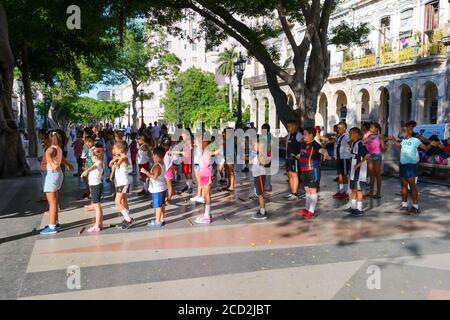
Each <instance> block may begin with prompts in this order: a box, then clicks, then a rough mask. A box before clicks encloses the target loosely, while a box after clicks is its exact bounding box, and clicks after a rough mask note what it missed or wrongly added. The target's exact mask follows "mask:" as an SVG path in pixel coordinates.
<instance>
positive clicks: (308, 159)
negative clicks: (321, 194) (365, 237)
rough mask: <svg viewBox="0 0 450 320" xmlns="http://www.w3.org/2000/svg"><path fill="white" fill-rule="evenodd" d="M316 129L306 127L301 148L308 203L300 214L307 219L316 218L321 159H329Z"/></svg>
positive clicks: (301, 168) (301, 163) (303, 179)
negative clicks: (318, 138) (319, 141)
mask: <svg viewBox="0 0 450 320" xmlns="http://www.w3.org/2000/svg"><path fill="white" fill-rule="evenodd" d="M315 136H316V129H314V128H306V129H305V130H304V134H303V142H302V144H301V148H300V154H298V155H297V159H298V160H299V166H300V171H301V173H302V181H303V182H304V186H305V192H306V205H305V208H304V209H301V210H300V211H299V212H298V214H299V215H301V216H303V217H304V218H306V219H312V218H315V217H316V215H315V213H314V212H315V209H316V205H317V199H318V195H317V192H318V191H317V190H318V188H319V185H320V161H321V160H322V156H323V157H324V158H325V159H327V160H329V159H330V156H329V155H328V152H327V149H325V148H323V147H322V146H321V145H320V143H318V142H317V141H315V139H314V137H315Z"/></svg>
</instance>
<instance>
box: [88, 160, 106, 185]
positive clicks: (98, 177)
mask: <svg viewBox="0 0 450 320" xmlns="http://www.w3.org/2000/svg"><path fill="white" fill-rule="evenodd" d="M94 164H95V165H96V166H97V167H96V168H95V170H93V171H91V172H89V176H88V182H89V185H90V186H98V185H99V184H101V183H102V176H103V164H102V163H101V162H100V161H99V162H95V163H94Z"/></svg>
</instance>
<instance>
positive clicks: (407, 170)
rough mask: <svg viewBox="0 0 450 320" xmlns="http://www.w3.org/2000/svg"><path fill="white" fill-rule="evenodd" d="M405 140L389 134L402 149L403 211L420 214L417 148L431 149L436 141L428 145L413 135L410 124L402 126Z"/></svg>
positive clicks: (391, 139)
mask: <svg viewBox="0 0 450 320" xmlns="http://www.w3.org/2000/svg"><path fill="white" fill-rule="evenodd" d="M402 136H403V140H402V141H398V140H397V139H395V137H394V136H389V138H388V139H389V140H390V141H393V142H394V143H395V145H396V146H397V147H398V148H401V151H400V179H401V182H402V205H401V207H400V210H401V211H405V212H408V211H409V212H411V213H413V214H419V213H420V210H419V194H418V192H417V189H416V177H417V163H418V162H419V152H418V151H417V148H420V149H423V150H427V151H428V150H429V149H431V147H432V146H433V145H435V143H433V142H432V143H430V144H429V145H428V146H426V145H425V144H423V143H422V142H421V141H420V140H419V139H417V138H415V137H413V129H412V128H411V127H410V126H407V125H404V126H402ZM408 186H409V189H410V190H411V193H412V198H413V205H412V207H411V209H408Z"/></svg>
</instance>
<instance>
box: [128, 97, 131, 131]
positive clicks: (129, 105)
mask: <svg viewBox="0 0 450 320" xmlns="http://www.w3.org/2000/svg"><path fill="white" fill-rule="evenodd" d="M130 109H131V104H130V103H129V102H128V126H130Z"/></svg>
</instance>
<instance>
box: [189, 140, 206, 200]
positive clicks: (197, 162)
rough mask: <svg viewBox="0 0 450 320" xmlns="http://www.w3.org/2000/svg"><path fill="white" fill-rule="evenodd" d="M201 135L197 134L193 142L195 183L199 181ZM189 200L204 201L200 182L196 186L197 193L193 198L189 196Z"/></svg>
mask: <svg viewBox="0 0 450 320" xmlns="http://www.w3.org/2000/svg"><path fill="white" fill-rule="evenodd" d="M201 141H202V138H201V136H200V135H199V136H197V137H196V138H195V144H194V164H193V168H194V174H195V179H196V180H197V183H198V184H199V181H200V162H201V158H202V149H201ZM191 202H194V203H205V199H204V198H203V197H202V188H200V184H199V186H198V188H197V195H196V196H195V197H193V198H191Z"/></svg>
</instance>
